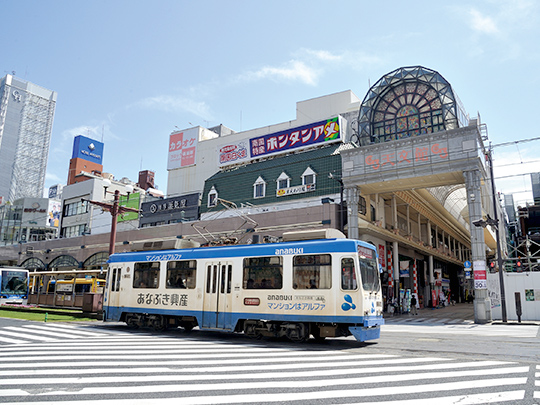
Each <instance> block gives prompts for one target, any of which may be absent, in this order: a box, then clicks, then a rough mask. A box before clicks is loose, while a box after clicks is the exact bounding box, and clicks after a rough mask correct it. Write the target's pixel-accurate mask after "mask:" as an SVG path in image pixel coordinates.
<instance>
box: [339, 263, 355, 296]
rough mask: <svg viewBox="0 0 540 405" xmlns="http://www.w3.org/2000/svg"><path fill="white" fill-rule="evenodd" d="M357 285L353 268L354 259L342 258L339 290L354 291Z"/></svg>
mask: <svg viewBox="0 0 540 405" xmlns="http://www.w3.org/2000/svg"><path fill="white" fill-rule="evenodd" d="M357 287H358V283H357V281H356V270H355V268H354V259H352V258H350V257H344V258H343V259H341V289H342V290H356V288H357Z"/></svg>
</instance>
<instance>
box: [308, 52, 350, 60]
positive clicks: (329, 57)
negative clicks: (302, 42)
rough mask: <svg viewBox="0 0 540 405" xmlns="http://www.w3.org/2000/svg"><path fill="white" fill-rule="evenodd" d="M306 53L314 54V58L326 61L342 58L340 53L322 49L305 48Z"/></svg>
mask: <svg viewBox="0 0 540 405" xmlns="http://www.w3.org/2000/svg"><path fill="white" fill-rule="evenodd" d="M306 53H307V54H309V55H313V56H315V58H317V59H319V60H322V61H326V62H339V61H340V60H342V59H343V56H342V55H334V54H332V53H331V52H328V51H323V50H312V49H306Z"/></svg>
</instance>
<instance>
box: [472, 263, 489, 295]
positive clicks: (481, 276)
mask: <svg viewBox="0 0 540 405" xmlns="http://www.w3.org/2000/svg"><path fill="white" fill-rule="evenodd" d="M473 269H474V289H475V290H482V289H487V270H486V262H485V261H483V260H475V261H474V263H473Z"/></svg>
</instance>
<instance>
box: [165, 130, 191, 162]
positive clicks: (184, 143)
mask: <svg viewBox="0 0 540 405" xmlns="http://www.w3.org/2000/svg"><path fill="white" fill-rule="evenodd" d="M197 138H198V129H197V128H195V129H190V130H186V131H184V132H177V133H175V134H171V136H170V138H169V162H168V165H167V169H168V170H171V169H178V168H180V167H186V166H192V165H194V164H195V152H196V148H197Z"/></svg>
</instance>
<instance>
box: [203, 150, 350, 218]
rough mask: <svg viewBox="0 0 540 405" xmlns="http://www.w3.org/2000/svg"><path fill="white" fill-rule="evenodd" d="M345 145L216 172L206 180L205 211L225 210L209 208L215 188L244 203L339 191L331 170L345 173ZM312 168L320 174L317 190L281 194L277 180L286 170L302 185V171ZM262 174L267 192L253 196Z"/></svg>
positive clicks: (220, 194)
mask: <svg viewBox="0 0 540 405" xmlns="http://www.w3.org/2000/svg"><path fill="white" fill-rule="evenodd" d="M340 146H342V145H341V144H337V145H332V146H327V147H324V148H318V149H314V150H309V151H306V152H301V153H293V154H290V155H287V156H280V157H274V158H270V159H268V160H264V161H261V162H256V163H251V164H248V165H244V166H240V167H234V168H232V169H229V170H224V171H221V172H219V173H216V174H215V175H213V176H212V177H210V178H209V179H207V180H206V182H205V186H204V192H203V199H202V203H201V212H208V211H215V210H220V209H224V207H222V206H220V205H218V206H217V207H211V208H208V206H207V203H208V193H209V191H210V190H211V189H212V187H214V188H215V190H216V191H217V193H218V197H219V198H222V199H224V200H227V201H231V202H234V203H235V204H236V205H237V206H239V207H240V206H241V204H246V203H247V204H253V205H265V204H272V203H284V202H288V201H291V200H298V199H302V198H312V197H316V196H325V195H329V194H338V193H339V192H340V184H339V183H338V182H337V181H336V180H333V179H329V178H328V174H329V173H334V174H335V175H336V176H338V177H340V176H341V156H340V155H339V152H338V149H339V148H340ZM308 168H311V170H313V171H314V172H315V173H316V184H315V190H314V191H309V192H306V193H302V194H294V195H288V196H282V197H277V196H276V190H277V179H278V177H279V176H280V175H281V173H283V172H285V173H286V174H287V175H288V176H289V177H290V178H291V180H290V186H291V187H294V186H299V185H302V174H303V173H304V172H305V171H306V169H308ZM259 176H260V177H262V178H263V179H264V181H265V182H266V194H265V197H263V198H253V185H254V184H255V182H256V181H257V179H258V178H259Z"/></svg>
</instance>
